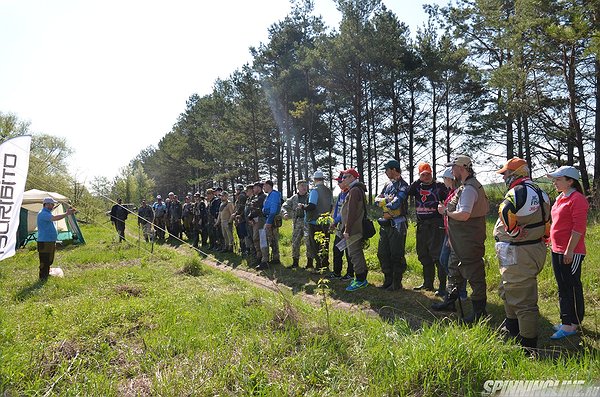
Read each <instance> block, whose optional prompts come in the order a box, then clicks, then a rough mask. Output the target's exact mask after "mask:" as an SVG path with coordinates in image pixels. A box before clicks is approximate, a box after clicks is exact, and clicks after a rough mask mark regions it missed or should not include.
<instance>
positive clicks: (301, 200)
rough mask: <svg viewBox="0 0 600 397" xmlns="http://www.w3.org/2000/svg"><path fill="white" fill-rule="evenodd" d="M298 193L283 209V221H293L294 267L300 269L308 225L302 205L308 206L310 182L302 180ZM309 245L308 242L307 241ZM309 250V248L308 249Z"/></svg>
mask: <svg viewBox="0 0 600 397" xmlns="http://www.w3.org/2000/svg"><path fill="white" fill-rule="evenodd" d="M296 188H297V189H298V191H297V192H296V194H294V195H293V196H292V197H290V198H288V199H287V200H286V202H285V203H284V204H283V206H282V208H281V213H282V214H283V219H292V220H293V221H292V222H293V231H292V261H293V262H292V267H298V266H299V262H300V245H301V244H302V240H303V239H304V234H305V230H306V223H305V222H304V210H303V209H302V205H305V204H308V182H307V181H305V180H300V181H298V183H297V184H296ZM305 244H308V241H305ZM307 250H308V248H307Z"/></svg>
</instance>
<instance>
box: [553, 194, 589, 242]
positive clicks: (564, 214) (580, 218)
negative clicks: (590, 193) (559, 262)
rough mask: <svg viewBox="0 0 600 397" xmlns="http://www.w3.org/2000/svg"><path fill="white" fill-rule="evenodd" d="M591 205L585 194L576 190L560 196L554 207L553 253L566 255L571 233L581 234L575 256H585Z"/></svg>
mask: <svg viewBox="0 0 600 397" xmlns="http://www.w3.org/2000/svg"><path fill="white" fill-rule="evenodd" d="M588 208H589V204H588V201H587V200H586V198H585V197H584V195H583V194H581V193H579V192H578V191H576V190H572V191H571V192H569V193H567V194H565V193H564V192H563V193H561V194H559V195H558V197H557V198H556V202H554V205H553V206H552V212H551V213H552V226H550V240H551V241H552V252H555V253H557V254H564V253H565V251H566V250H567V245H568V244H569V239H570V238H571V232H577V233H579V234H581V238H580V239H579V242H578V243H577V246H576V247H575V250H574V251H573V253H574V254H585V253H586V252H585V230H586V227H587V213H588Z"/></svg>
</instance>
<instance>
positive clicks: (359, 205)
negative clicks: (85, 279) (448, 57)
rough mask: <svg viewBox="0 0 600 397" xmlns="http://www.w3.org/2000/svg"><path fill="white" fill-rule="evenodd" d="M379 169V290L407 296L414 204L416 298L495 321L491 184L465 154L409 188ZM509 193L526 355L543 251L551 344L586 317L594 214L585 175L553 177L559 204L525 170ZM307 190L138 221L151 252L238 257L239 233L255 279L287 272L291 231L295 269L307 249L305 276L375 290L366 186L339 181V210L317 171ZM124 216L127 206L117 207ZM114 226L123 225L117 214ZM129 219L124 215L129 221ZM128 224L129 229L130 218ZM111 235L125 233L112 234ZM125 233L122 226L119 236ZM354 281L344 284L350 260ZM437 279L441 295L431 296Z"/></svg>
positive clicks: (504, 211)
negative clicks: (467, 308) (549, 268)
mask: <svg viewBox="0 0 600 397" xmlns="http://www.w3.org/2000/svg"><path fill="white" fill-rule="evenodd" d="M383 169H384V170H385V174H386V176H387V177H388V179H389V181H388V182H387V183H386V184H385V186H384V187H383V189H382V191H381V193H380V194H379V195H378V196H377V197H376V198H375V203H376V204H377V206H378V207H380V208H381V210H382V216H381V217H380V218H378V219H377V223H378V224H379V225H380V230H379V241H378V246H377V258H378V259H379V263H380V266H381V271H382V273H383V275H384V280H383V284H382V285H381V286H380V288H382V289H385V290H388V291H396V290H401V289H403V284H402V281H403V275H404V272H405V271H406V268H407V264H406V258H405V246H406V236H407V232H408V218H407V216H408V211H409V201H410V200H409V198H411V197H413V198H414V207H415V215H416V251H417V256H418V259H419V262H420V263H421V265H422V266H423V282H422V283H421V285H419V286H417V287H414V290H425V291H432V292H434V293H435V295H436V296H440V297H442V298H443V301H441V302H438V303H435V304H433V305H432V308H433V309H434V310H437V311H456V310H457V308H456V304H457V303H458V306H459V308H460V311H461V317H462V320H463V321H464V322H466V323H472V322H476V321H478V320H480V319H481V318H483V317H485V316H486V315H487V312H486V305H487V284H486V278H485V276H486V275H485V265H484V259H483V258H484V254H485V244H484V243H485V239H486V215H487V214H488V212H489V210H490V205H489V202H488V198H487V196H486V193H485V190H484V188H483V185H482V184H481V183H480V182H479V181H478V180H477V178H476V175H475V171H474V169H473V163H472V160H471V158H470V157H468V156H465V155H459V156H457V157H455V158H454V159H453V160H452V161H451V162H449V163H448V164H446V168H445V169H444V171H443V172H442V173H441V174H440V175H438V176H437V179H440V180H442V181H443V182H440V181H437V180H436V178H434V176H433V173H432V169H431V166H430V165H429V164H428V163H420V164H419V165H418V173H419V178H418V179H417V180H416V181H415V182H413V183H412V184H410V185H409V184H408V183H407V182H406V181H404V179H403V178H402V175H401V169H400V163H399V162H398V161H397V160H389V161H387V162H386V163H385V164H384V167H383ZM497 173H498V174H501V175H502V177H503V179H504V181H505V183H506V186H507V189H508V191H507V193H506V196H505V197H504V200H503V201H502V203H501V204H500V206H499V211H498V220H497V222H496V224H495V226H494V232H493V237H494V239H495V241H496V244H495V248H496V254H497V257H498V262H499V269H500V275H501V279H502V283H501V286H500V290H501V297H502V299H503V301H504V308H505V314H506V318H505V321H504V329H505V331H506V332H508V333H509V334H510V335H511V336H513V337H515V338H516V339H517V340H518V341H519V343H520V344H521V345H522V346H523V347H525V348H535V347H536V346H537V335H538V331H537V329H538V317H539V309H538V305H537V301H538V292H537V275H538V274H539V273H540V271H541V270H542V268H543V266H544V262H545V259H546V246H547V244H548V243H551V248H552V265H553V269H554V274H555V277H556V281H557V283H558V286H559V301H560V310H561V324H559V325H557V326H556V327H555V332H554V334H553V335H552V339H562V338H565V337H568V336H571V335H574V334H575V333H576V330H577V327H578V326H579V324H580V323H581V320H582V319H583V315H584V305H583V291H582V285H581V279H580V276H581V264H582V262H583V258H584V256H585V242H584V236H585V230H586V220H587V210H588V204H587V200H586V198H585V196H584V195H583V190H582V188H581V185H580V183H579V181H578V179H579V171H578V170H577V169H576V168H574V167H570V166H564V167H560V168H559V169H558V170H556V171H555V172H553V173H550V174H548V177H549V178H551V179H552V180H553V181H554V185H555V187H556V189H557V191H558V192H560V195H559V196H558V198H557V200H556V202H555V203H554V205H553V206H552V208H551V207H550V200H549V198H548V195H547V194H546V193H545V192H543V191H542V190H541V189H540V188H539V187H538V186H537V185H536V184H535V183H534V182H533V181H532V180H531V172H530V169H529V166H528V165H527V162H526V161H525V160H523V159H520V158H516V157H515V158H513V159H511V160H509V161H508V162H507V163H506V164H505V165H504V166H503V167H502V168H501V169H499V170H498V171H497ZM312 180H313V183H312V187H310V186H309V181H307V180H300V181H298V183H297V184H296V189H297V191H296V193H295V194H294V195H292V196H291V197H289V198H287V200H285V201H284V200H283V199H282V195H281V193H280V192H278V191H277V190H276V189H274V184H273V182H272V181H270V180H268V181H266V182H264V183H263V182H255V183H253V184H250V185H247V186H244V185H241V184H238V185H236V186H235V190H236V193H235V195H234V198H233V200H232V201H230V196H229V194H228V192H226V191H223V190H222V189H219V188H215V189H208V190H207V191H206V195H205V196H203V195H201V194H200V193H199V192H197V193H195V194H194V195H193V196H192V195H191V194H188V195H187V196H186V197H185V202H184V203H183V204H181V203H179V201H178V200H177V196H175V195H174V194H173V193H169V198H168V199H167V200H166V202H163V201H162V197H161V196H160V195H158V196H157V197H156V202H154V203H153V204H152V205H148V204H147V203H146V202H145V201H142V205H141V206H140V208H139V211H138V215H139V217H138V222H139V223H140V225H141V227H142V228H143V230H144V237H145V239H146V241H149V240H151V239H153V238H154V236H155V235H156V237H157V238H159V239H164V237H165V230H167V231H168V233H169V235H175V236H177V237H179V238H181V237H182V235H181V233H182V232H183V233H185V234H186V235H187V237H188V238H189V239H191V240H192V241H193V246H194V247H196V248H197V247H199V244H200V243H202V247H203V248H206V249H210V250H215V251H221V252H233V244H234V238H233V230H234V229H235V231H236V233H237V236H238V240H239V243H240V252H241V254H242V255H244V256H247V257H248V262H249V264H251V266H252V267H254V268H255V269H257V270H264V269H267V268H268V267H269V266H272V265H275V264H279V263H280V254H279V227H281V225H282V222H283V219H285V220H290V219H291V220H292V223H293V227H292V229H293V231H292V265H291V267H292V268H297V267H300V265H301V263H300V251H301V245H302V244H305V246H306V264H305V268H306V269H311V270H313V271H315V272H319V273H325V274H327V275H328V277H329V278H331V279H341V280H348V281H350V283H349V285H348V286H347V288H346V290H347V291H355V290H358V289H361V288H364V287H366V286H367V285H368V281H367V273H368V268H367V265H366V261H365V257H364V241H365V239H364V237H363V225H364V222H365V220H366V196H365V193H366V187H365V185H364V184H363V183H362V182H361V181H360V175H359V173H358V172H357V171H356V170H355V169H353V168H350V169H346V170H344V171H341V172H340V173H339V175H338V176H337V177H336V178H335V181H336V182H337V184H338V187H339V189H340V193H339V194H338V196H337V198H336V199H335V201H334V195H333V192H332V190H331V189H330V188H329V187H328V186H327V185H328V184H326V183H325V176H324V174H323V172H321V171H319V170H317V171H316V172H315V173H314V174H313V175H312ZM117 207H120V202H119V204H118V205H117ZM113 210H114V211H115V213H114V215H113V214H112V211H111V215H113V219H120V218H123V217H122V216H121V215H120V214H119V208H114V207H113ZM125 218H126V214H125ZM123 224H124V219H123ZM115 226H117V224H116V223H115ZM123 230H124V227H121V226H118V227H117V231H118V232H119V236H120V237H122V236H123ZM332 234H333V236H334V242H333V248H332V250H333V267H332V269H330V263H329V256H330V255H329V250H330V245H331V244H330V236H331V235H332ZM344 255H345V257H346V262H347V266H346V272H345V274H343V275H342V270H343V257H344ZM436 273H437V280H438V285H437V288H436V287H435V285H434V284H435V281H436ZM467 283H468V284H469V285H470V287H471V290H472V292H471V303H472V311H471V313H470V314H469V315H468V316H464V313H462V311H463V310H462V301H463V300H465V299H466V294H467V292H466V284H467Z"/></svg>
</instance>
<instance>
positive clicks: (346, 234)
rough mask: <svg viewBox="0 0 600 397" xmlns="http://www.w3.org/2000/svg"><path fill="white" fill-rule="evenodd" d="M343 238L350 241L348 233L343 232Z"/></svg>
mask: <svg viewBox="0 0 600 397" xmlns="http://www.w3.org/2000/svg"><path fill="white" fill-rule="evenodd" d="M344 238H345V239H346V240H349V239H350V235H349V234H348V233H345V232H344Z"/></svg>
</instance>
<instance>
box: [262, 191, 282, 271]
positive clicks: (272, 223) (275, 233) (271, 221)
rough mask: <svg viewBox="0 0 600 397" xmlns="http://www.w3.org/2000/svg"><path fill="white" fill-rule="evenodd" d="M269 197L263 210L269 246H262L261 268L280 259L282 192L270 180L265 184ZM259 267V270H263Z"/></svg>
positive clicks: (276, 263)
mask: <svg viewBox="0 0 600 397" xmlns="http://www.w3.org/2000/svg"><path fill="white" fill-rule="evenodd" d="M263 188H264V190H265V193H266V194H267V198H266V199H265V202H264V203H263V208H262V212H263V215H264V217H265V233H266V237H267V246H266V247H264V248H262V262H261V264H260V265H259V267H260V268H261V269H266V268H267V264H271V265H278V264H280V263H281V261H280V260H279V227H280V226H281V215H280V214H279V213H280V212H281V193H279V192H278V191H277V190H275V189H273V181H271V180H268V181H266V182H265V184H264V185H263ZM269 248H270V249H271V260H270V261H269ZM261 269H259V270H261Z"/></svg>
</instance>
